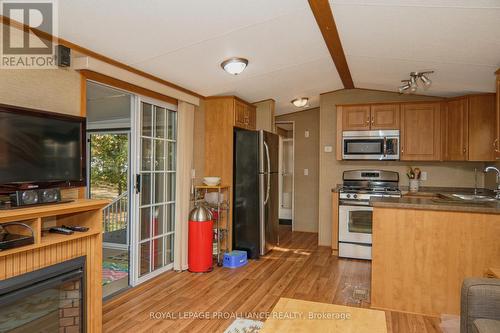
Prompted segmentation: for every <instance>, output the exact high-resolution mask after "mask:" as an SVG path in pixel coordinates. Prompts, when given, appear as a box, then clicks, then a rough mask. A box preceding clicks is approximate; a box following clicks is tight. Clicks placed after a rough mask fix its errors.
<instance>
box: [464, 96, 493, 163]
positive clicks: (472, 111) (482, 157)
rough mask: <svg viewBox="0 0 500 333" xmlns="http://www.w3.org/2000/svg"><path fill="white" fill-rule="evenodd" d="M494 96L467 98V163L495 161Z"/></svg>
mask: <svg viewBox="0 0 500 333" xmlns="http://www.w3.org/2000/svg"><path fill="white" fill-rule="evenodd" d="M495 97H496V96H495V94H481V95H472V96H469V97H468V102H469V103H468V109H469V129H468V134H469V138H468V144H469V149H468V153H469V161H494V160H495V146H496V142H495V138H496V125H495V122H493V121H492V120H493V119H495V116H496V110H495Z"/></svg>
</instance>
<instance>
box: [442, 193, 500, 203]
mask: <svg viewBox="0 0 500 333" xmlns="http://www.w3.org/2000/svg"><path fill="white" fill-rule="evenodd" d="M451 196H452V197H454V198H458V199H461V200H465V201H476V202H485V201H487V202H489V201H497V199H495V198H493V197H490V196H487V195H478V194H452V195H451Z"/></svg>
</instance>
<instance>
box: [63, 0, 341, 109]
mask: <svg viewBox="0 0 500 333" xmlns="http://www.w3.org/2000/svg"><path fill="white" fill-rule="evenodd" d="M59 8H60V15H59V16H60V20H61V22H60V25H59V26H60V35H61V37H63V38H65V39H67V40H69V41H72V42H74V43H76V44H79V45H81V46H84V47H87V48H89V49H91V50H94V51H96V52H98V53H101V54H104V55H106V56H108V57H111V58H113V59H117V60H119V61H122V62H124V63H126V64H128V65H132V66H133V67H135V68H138V69H141V70H143V71H146V72H148V73H151V74H153V75H156V76H158V77H160V78H163V79H165V80H168V81H170V82H173V83H175V84H178V85H180V86H183V87H185V88H188V89H190V90H193V91H196V92H197V93H200V94H202V95H206V96H209V95H222V94H227V93H232V94H235V95H238V96H240V97H242V98H245V99H247V100H249V101H257V100H263V99H268V98H273V99H275V100H276V101H277V102H278V105H279V107H278V108H277V112H278V113H280V112H282V110H281V108H282V107H281V106H283V108H284V109H287V110H288V109H290V106H291V105H289V104H290V103H289V101H290V100H291V99H293V98H295V97H299V96H302V95H303V94H306V93H307V94H308V95H307V96H308V97H311V103H313V102H314V101H316V100H317V99H318V98H317V97H318V96H319V94H320V93H322V92H324V91H328V90H333V89H338V88H339V85H340V80H339V78H338V75H337V73H336V71H335V67H334V65H333V62H332V60H331V59H330V56H329V53H328V50H327V48H326V45H325V43H324V41H323V37H322V35H321V33H320V32H319V29H318V27H317V24H316V21H315V19H314V16H313V15H312V12H311V10H310V8H309V5H308V3H307V1H304V0H273V1H268V0H252V1H248V0H212V1H205V0H187V1H186V0H183V1H159V0H156V1H152V0H149V1H137V0H135V1H134V0H122V1H119V2H117V1H111V0H71V1H60V3H59ZM81 18H87V19H86V20H82V19H81ZM233 56H241V57H245V58H247V59H249V61H250V64H249V66H248V68H247V69H246V70H245V71H244V72H243V73H242V74H241V75H239V76H231V75H229V74H227V73H225V72H224V71H223V70H222V69H221V68H220V63H221V62H222V61H223V60H224V59H226V58H229V57H233ZM292 73H293V74H292ZM294 93H300V95H294ZM282 101H286V102H283V103H282Z"/></svg>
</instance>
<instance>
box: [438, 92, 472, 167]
mask: <svg viewBox="0 0 500 333" xmlns="http://www.w3.org/2000/svg"><path fill="white" fill-rule="evenodd" d="M468 107H469V105H468V99H467V98H466V97H460V98H454V99H451V100H448V102H447V103H446V108H445V110H443V112H444V115H443V118H442V119H444V120H445V125H444V127H443V128H444V133H443V140H444V150H443V151H444V159H445V160H448V161H466V160H467V157H468V154H467V148H468V145H469V142H468V140H469V137H468V129H469V125H468V116H469V109H468Z"/></svg>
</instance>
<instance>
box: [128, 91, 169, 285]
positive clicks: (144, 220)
mask: <svg viewBox="0 0 500 333" xmlns="http://www.w3.org/2000/svg"><path fill="white" fill-rule="evenodd" d="M174 108H175V106H171V105H168V104H164V103H160V102H158V101H155V100H150V99H146V98H142V97H141V98H138V100H137V111H138V112H136V113H137V117H136V118H135V120H136V121H135V122H134V123H135V126H134V132H135V135H134V136H135V138H136V140H135V146H134V148H135V149H134V151H135V157H136V160H135V164H134V170H135V173H134V177H135V191H134V204H133V206H134V215H135V219H134V220H135V221H137V223H136V225H135V228H136V229H135V231H136V232H134V233H132V236H133V237H132V238H133V240H132V242H133V246H134V247H135V248H134V250H135V251H133V253H135V255H134V258H133V261H134V263H133V267H134V278H133V280H132V284H133V285H136V284H138V283H141V282H143V281H145V280H148V279H149V278H151V277H154V276H156V275H158V274H159V273H162V272H164V271H166V270H168V269H171V268H172V267H173V260H174V254H173V250H174V237H175V230H174V225H175V203H176V198H175V190H176V137H177V115H176V112H175V111H173V109H174Z"/></svg>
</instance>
